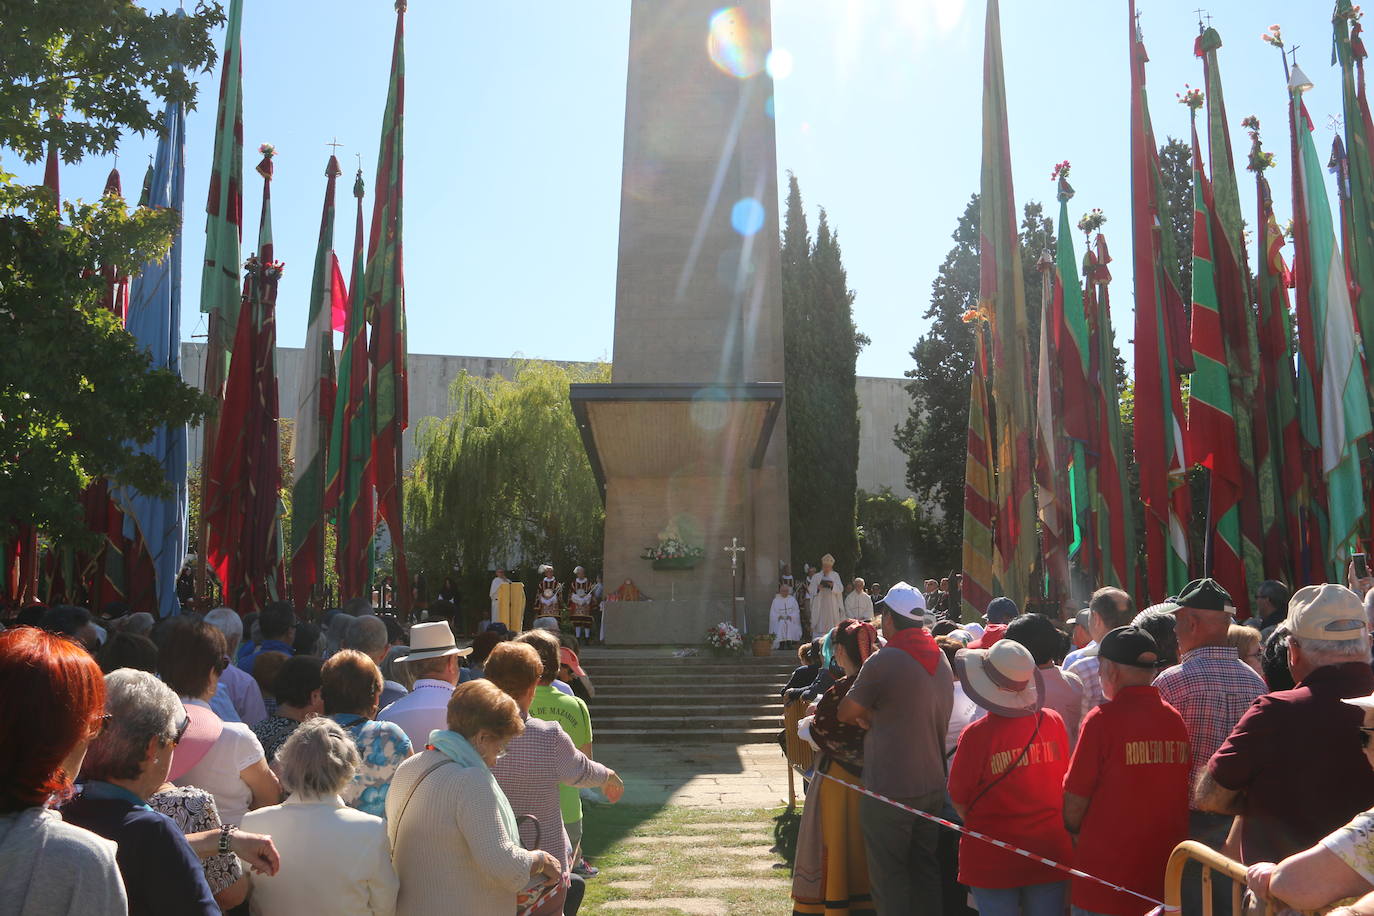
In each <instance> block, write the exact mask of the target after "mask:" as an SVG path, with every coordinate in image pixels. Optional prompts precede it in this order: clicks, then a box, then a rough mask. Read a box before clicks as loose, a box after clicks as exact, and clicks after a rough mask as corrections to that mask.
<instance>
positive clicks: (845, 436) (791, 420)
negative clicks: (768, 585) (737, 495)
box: [782, 176, 867, 576]
mask: <svg viewBox="0 0 1374 916" xmlns="http://www.w3.org/2000/svg"><path fill="white" fill-rule="evenodd" d="M789 179H790V180H789V182H788V194H787V212H786V216H785V222H784V230H783V237H782V300H783V301H782V306H783V349H784V354H785V359H786V370H785V378H784V382H785V385H786V398H787V462H788V504H789V509H790V527H791V535H792V555H793V557H795V558H796V564H797V566H796V568H794V570H793V572H794V573H796V574H797V575H800V574H801V569H800V564H801V563H812V564H816V563H818V562H819V561H820V557H821V556H822V555H823V554H826V553H830V554H833V555H834V556H835V565H836V568H837V569H839V571H840V573H841V574H842V575H844V576H852V575H853V574H854V571H855V568H856V566H857V564H858V559H859V543H858V530H857V527H856V521H855V513H856V510H857V496H858V464H859V404H858V393H857V391H856V390H855V368H854V367H855V362H856V360H857V358H858V353H859V348H860V347H861V346H862V345H863V344H864V343H866V342H867V340H866V338H864V337H863V336H862V335H860V334H858V333H857V331H856V330H855V328H854V315H853V304H854V293H853V291H852V290H850V289H849V286H848V282H847V278H846V274H845V269H844V263H843V260H842V257H841V253H840V244H839V239H838V237H837V236H836V234H835V233H834V232H833V231H832V230H831V228H830V224H829V221H828V219H827V217H826V215H825V212H824V211H823V210H822V211H821V215H820V223H819V225H818V227H817V233H816V239H815V242H814V243H813V242H812V240H811V238H810V235H809V232H808V229H807V222H806V212H805V210H804V209H803V206H802V200H801V191H800V189H799V187H798V185H797V179H796V176H789Z"/></svg>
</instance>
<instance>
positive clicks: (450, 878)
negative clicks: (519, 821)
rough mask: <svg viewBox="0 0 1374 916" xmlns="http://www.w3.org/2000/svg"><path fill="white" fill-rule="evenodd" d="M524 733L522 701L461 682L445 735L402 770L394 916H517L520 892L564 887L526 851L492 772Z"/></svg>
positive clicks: (393, 799)
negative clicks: (544, 886) (398, 884)
mask: <svg viewBox="0 0 1374 916" xmlns="http://www.w3.org/2000/svg"><path fill="white" fill-rule="evenodd" d="M523 730H524V723H523V722H522V721H521V719H520V709H519V707H518V706H516V704H515V701H514V700H512V699H511V698H510V697H509V696H507V695H506V694H505V693H504V692H503V691H501V690H500V689H499V688H498V687H496V686H495V685H494V684H492V683H491V682H490V681H486V680H478V681H469V682H468V683H466V684H462V685H460V686H459V687H458V689H456V690H455V691H453V697H452V699H450V700H449V704H448V728H447V729H445V730H440V731H433V732H431V733H430V736H429V744H430V745H431V746H432V747H433V748H435V749H434V750H425V751H423V752H421V753H419V754H416V755H415V756H414V757H411V758H410V759H408V760H407V761H406V762H405V763H402V764H401V766H400V767H399V768H398V769H397V770H396V775H395V776H394V777H392V780H391V791H390V792H389V793H388V794H387V797H386V823H387V832H388V834H389V835H390V837H391V847H392V858H393V860H394V861H395V863H396V872H397V875H398V876H399V877H400V880H401V892H400V896H399V897H398V898H397V901H396V913H397V916H432V914H434V913H445V914H448V916H496V914H501V913H506V914H514V913H515V902H516V901H515V898H516V894H517V893H519V892H520V891H521V890H523V889H525V888H527V887H531V886H534V885H539V884H551V883H553V882H556V881H559V880H561V879H562V872H563V869H562V865H561V863H560V862H559V861H558V860H557V859H555V858H554V857H553V856H551V855H549V854H548V853H547V852H542V851H540V850H535V851H533V852H531V851H529V850H526V849H522V848H521V847H520V845H519V836H520V834H519V831H518V830H517V828H516V822H515V813H514V812H513V811H512V810H511V806H510V802H509V801H507V799H506V796H505V795H504V794H503V793H502V791H501V788H500V786H498V785H497V784H496V779H495V777H493V776H492V773H491V767H492V765H493V764H495V763H496V760H497V758H499V757H500V756H501V755H502V754H503V753H505V749H506V745H507V744H508V743H509V742H510V740H511V739H512V738H514V737H515V736H516V735H518V734H520V733H521V732H522V731H523Z"/></svg>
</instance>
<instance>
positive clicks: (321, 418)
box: [291, 156, 344, 610]
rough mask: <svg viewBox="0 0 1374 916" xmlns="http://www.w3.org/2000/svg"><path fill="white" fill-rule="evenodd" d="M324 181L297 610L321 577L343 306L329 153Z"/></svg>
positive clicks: (304, 417)
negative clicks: (338, 320) (337, 326)
mask: <svg viewBox="0 0 1374 916" xmlns="http://www.w3.org/2000/svg"><path fill="white" fill-rule="evenodd" d="M324 174H325V178H326V180H327V182H328V184H327V185H326V186H325V193H324V212H323V214H322V215H321V217H320V239H319V242H318V244H317V245H316V247H315V273H314V276H313V277H312V278H311V281H310V304H309V306H308V312H307V320H306V330H305V358H304V359H303V360H302V361H301V376H300V386H299V389H300V390H299V393H298V398H297V404H296V437H295V440H294V445H295V454H296V461H295V479H294V480H293V482H292V488H291V596H292V600H293V601H294V602H295V605H296V608H297V610H303V609H304V608H305V606H306V604H307V603H308V602H309V601H310V595H311V592H312V591H313V589H314V587H315V586H316V585H317V584H318V583H320V582H322V581H324V532H325V517H324V486H325V472H326V467H325V463H326V454H327V451H328V448H327V446H328V444H329V434H330V426H331V424H332V423H333V419H334V397H335V388H336V382H335V379H334V307H335V304H336V303H337V304H338V305H340V306H342V305H343V298H344V293H343V290H342V289H341V287H342V285H343V278H342V277H341V276H339V267H338V263H339V262H338V259H337V258H336V257H335V256H334V186H335V184H336V181H337V179H338V177H339V175H340V174H342V170H341V169H340V168H339V160H338V159H336V158H334V157H333V156H330V157H329V163H328V164H327V165H326V166H325V170H324Z"/></svg>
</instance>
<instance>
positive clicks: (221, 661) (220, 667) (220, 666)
mask: <svg viewBox="0 0 1374 916" xmlns="http://www.w3.org/2000/svg"><path fill="white" fill-rule="evenodd" d="M228 667H229V656H227V655H221V656H220V657H219V658H218V659H216V661H215V673H216V674H223V673H224V669H225V668H228Z"/></svg>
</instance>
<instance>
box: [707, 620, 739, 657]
mask: <svg viewBox="0 0 1374 916" xmlns="http://www.w3.org/2000/svg"><path fill="white" fill-rule="evenodd" d="M706 645H708V646H710V647H711V648H712V649H718V650H720V651H723V652H739V651H741V650H742V649H743V648H744V636H743V635H742V634H741V633H740V631H739V629H738V628H737V627H736V626H735V625H734V624H732V623H727V622H725V621H723V620H722V621H721V622H720V623H718V624H716V625H715V626H713V627H711V629H709V630H707V631H706Z"/></svg>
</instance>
